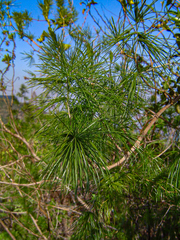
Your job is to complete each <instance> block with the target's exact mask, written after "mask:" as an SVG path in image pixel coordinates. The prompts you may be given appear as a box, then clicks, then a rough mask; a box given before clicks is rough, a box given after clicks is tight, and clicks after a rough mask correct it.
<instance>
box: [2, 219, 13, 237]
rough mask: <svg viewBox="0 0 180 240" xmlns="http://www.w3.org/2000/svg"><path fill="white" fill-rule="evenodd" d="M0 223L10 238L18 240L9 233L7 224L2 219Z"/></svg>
mask: <svg viewBox="0 0 180 240" xmlns="http://www.w3.org/2000/svg"><path fill="white" fill-rule="evenodd" d="M0 223H1V225H2V226H3V228H4V229H5V230H6V232H7V233H8V234H9V236H10V237H11V238H12V239H13V240H16V238H15V237H14V236H13V235H12V233H11V232H10V231H9V229H8V227H7V226H6V224H5V223H4V222H3V221H2V220H1V219H0Z"/></svg>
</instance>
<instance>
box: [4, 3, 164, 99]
mask: <svg viewBox="0 0 180 240" xmlns="http://www.w3.org/2000/svg"><path fill="white" fill-rule="evenodd" d="M96 1H97V3H98V5H96V7H97V9H98V11H99V12H100V13H101V14H103V13H104V14H105V15H106V16H107V17H108V18H110V17H111V16H113V17H114V18H115V19H117V18H118V14H119V10H120V4H119V3H118V1H117V0H96ZM80 2H81V1H80V0H74V1H73V4H74V6H75V8H76V10H77V11H78V13H79V16H78V23H79V24H82V23H83V22H84V17H85V15H86V14H84V15H83V14H82V10H83V8H84V5H80ZM147 2H149V1H147ZM150 2H151V1H150ZM159 4H160V1H159ZM13 8H14V10H15V11H23V10H26V9H27V10H28V11H29V12H30V14H31V17H32V18H33V19H40V20H43V17H42V15H41V11H40V9H39V8H38V3H37V0H16V1H15V3H14V6H13ZM159 10H160V9H159ZM92 13H93V12H92ZM86 22H87V23H88V24H89V25H90V27H91V28H92V29H93V26H94V27H95V26H96V25H95V23H94V22H93V20H92V19H91V17H90V16H88V17H87V20H86ZM44 29H47V23H46V22H45V21H39V22H32V24H31V25H30V28H29V30H30V32H31V33H32V34H34V35H35V37H36V39H37V38H39V37H40V35H41V33H42V31H43V30H44ZM16 43H17V48H16V59H15V66H16V67H15V71H16V77H18V78H17V81H16V82H15V94H16V93H17V92H18V89H19V87H20V85H21V84H22V83H25V81H24V76H27V73H26V72H25V70H28V69H29V66H28V64H27V62H25V61H24V60H22V58H23V54H22V52H24V51H25V52H29V51H30V50H31V48H30V46H29V45H28V44H27V43H26V42H23V41H22V40H20V39H16ZM35 60H36V61H37V59H35ZM36 63H37V62H36ZM30 70H31V71H33V70H35V68H33V67H31V68H30ZM11 74H12V72H9V73H8V77H9V78H10V77H11ZM37 93H38V91H37Z"/></svg>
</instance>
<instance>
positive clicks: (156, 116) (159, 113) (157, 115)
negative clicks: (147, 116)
mask: <svg viewBox="0 0 180 240" xmlns="http://www.w3.org/2000/svg"><path fill="white" fill-rule="evenodd" d="M179 99H180V95H179V96H177V97H176V98H175V99H174V100H172V102H171V103H169V104H167V105H166V106H164V107H163V108H162V109H161V110H160V111H159V112H158V113H157V114H155V116H154V118H153V119H152V120H151V122H150V123H149V124H148V126H147V127H146V128H145V129H144V130H143V131H142V133H141V135H140V136H139V137H138V139H137V141H136V142H135V144H134V146H132V148H131V149H130V151H129V152H128V153H127V154H126V155H125V156H124V157H122V158H121V160H119V161H118V162H117V163H114V164H112V165H110V166H107V169H108V170H110V169H112V168H115V167H118V166H120V165H121V164H122V163H123V162H124V161H125V160H128V159H129V158H130V156H131V154H132V153H133V152H134V151H135V150H136V149H139V148H140V143H141V141H142V140H143V138H144V137H145V136H146V134H147V133H148V131H149V130H150V128H151V127H152V126H153V125H154V123H155V122H156V121H157V119H158V118H159V117H160V116H161V114H163V113H164V112H165V111H166V110H167V109H168V108H170V107H171V106H172V105H173V104H175V103H176V102H177V101H178V100H179Z"/></svg>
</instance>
